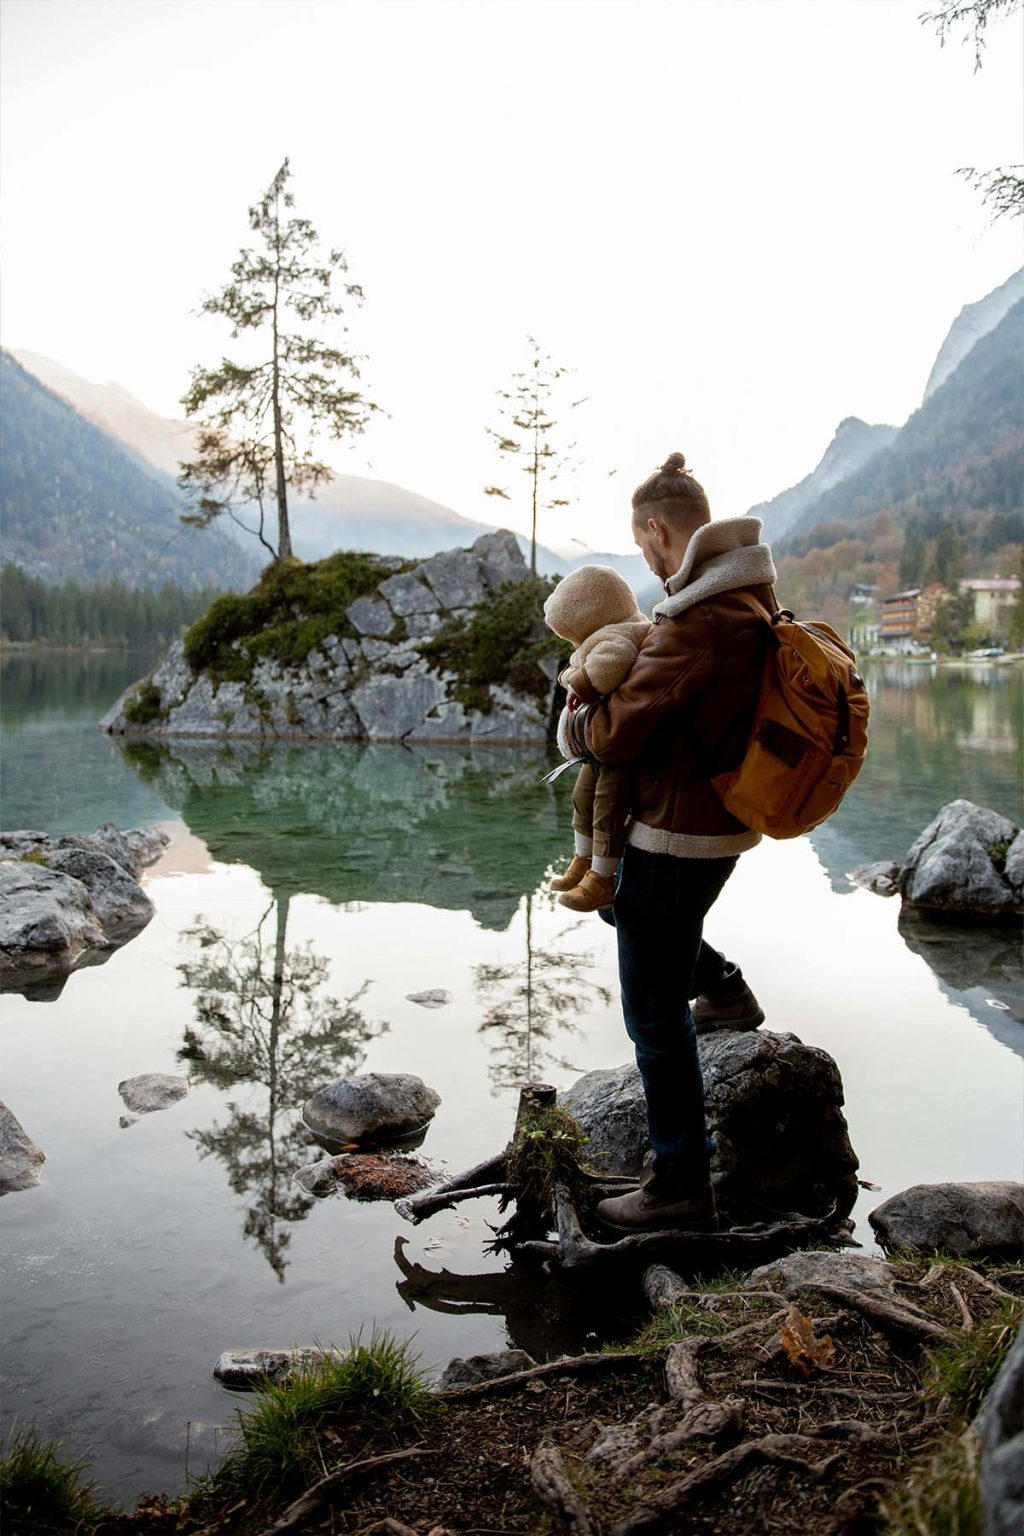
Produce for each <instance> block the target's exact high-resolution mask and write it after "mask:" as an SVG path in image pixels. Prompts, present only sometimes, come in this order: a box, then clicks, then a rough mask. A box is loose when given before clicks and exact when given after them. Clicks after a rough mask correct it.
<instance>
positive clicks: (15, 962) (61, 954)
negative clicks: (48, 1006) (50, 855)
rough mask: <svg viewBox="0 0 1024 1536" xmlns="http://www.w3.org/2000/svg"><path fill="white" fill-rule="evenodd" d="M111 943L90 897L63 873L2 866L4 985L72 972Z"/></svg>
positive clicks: (0, 966) (0, 959) (0, 967)
mask: <svg viewBox="0 0 1024 1536" xmlns="http://www.w3.org/2000/svg"><path fill="white" fill-rule="evenodd" d="M108 947H109V940H108V939H107V936H106V934H105V933H104V932H103V928H102V926H101V925H100V921H99V914H98V913H97V912H96V911H95V909H94V907H93V904H92V901H91V900H90V896H89V892H88V890H87V889H86V887H85V886H84V885H83V884H82V882H81V881H80V880H76V879H75V878H74V877H73V876H71V875H68V874H64V873H62V872H61V871H60V870H54V869H49V868H47V867H46V866H44V865H40V864H34V863H25V862H23V861H21V860H14V859H4V860H3V861H0V981H2V983H3V985H4V986H5V987H7V986H8V985H10V987H12V988H15V989H16V988H18V987H19V986H20V984H21V982H22V980H23V979H26V978H32V977H38V976H40V975H42V974H43V973H49V972H53V971H69V970H71V968H72V966H73V965H74V964H75V962H76V961H77V960H78V958H79V956H80V955H82V954H84V953H85V952H86V951H87V950H90V949H105V948H108Z"/></svg>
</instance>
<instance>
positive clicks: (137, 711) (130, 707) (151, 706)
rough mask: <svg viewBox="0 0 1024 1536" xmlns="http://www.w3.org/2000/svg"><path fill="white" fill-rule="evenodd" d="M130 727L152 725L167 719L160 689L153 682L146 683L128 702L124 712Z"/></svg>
mask: <svg viewBox="0 0 1024 1536" xmlns="http://www.w3.org/2000/svg"><path fill="white" fill-rule="evenodd" d="M122 713H123V714H124V718H125V719H126V720H127V721H128V722H129V724H130V725H152V724H153V721H154V720H162V719H164V718H165V717H166V714H167V711H166V710H165V709H164V707H163V704H162V702H161V699H160V689H159V688H158V687H157V686H156V684H155V683H154V682H152V681H151V680H147V681H146V682H144V683H143V684H142V685H141V686H140V687H139V688H138V689H137V690H136V692H135V693H133V694H132V696H131V698H130V699H129V700H128V701H127V703H126V704H125V706H124V709H123V711H122Z"/></svg>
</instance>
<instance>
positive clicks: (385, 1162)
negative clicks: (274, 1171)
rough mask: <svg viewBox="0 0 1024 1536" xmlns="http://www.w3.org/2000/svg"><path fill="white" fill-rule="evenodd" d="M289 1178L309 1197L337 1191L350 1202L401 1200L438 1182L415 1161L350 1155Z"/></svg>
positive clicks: (327, 1159)
mask: <svg viewBox="0 0 1024 1536" xmlns="http://www.w3.org/2000/svg"><path fill="white" fill-rule="evenodd" d="M292 1177H293V1178H294V1179H295V1182H296V1184H298V1185H300V1186H301V1188H302V1189H304V1190H306V1191H307V1193H309V1194H311V1195H318V1196H321V1197H322V1196H324V1195H330V1194H333V1193H334V1191H335V1190H337V1189H338V1188H339V1187H340V1188H341V1189H343V1190H344V1192H345V1194H346V1195H348V1196H349V1198H350V1199H352V1200H400V1199H401V1198H402V1197H403V1196H405V1195H414V1194H416V1192H417V1190H420V1189H426V1188H427V1187H428V1185H430V1184H436V1182H437V1174H436V1173H435V1172H433V1170H432V1169H430V1168H428V1167H427V1165H426V1164H425V1163H421V1162H420V1161H419V1159H418V1158H415V1157H402V1156H397V1157H396V1156H382V1155H378V1156H375V1157H374V1156H365V1155H364V1156H360V1155H357V1154H355V1153H351V1152H340V1153H339V1154H338V1155H337V1156H336V1157H325V1158H321V1160H320V1161H319V1162H316V1163H309V1164H308V1165H307V1166H306V1167H305V1168H300V1169H299V1170H298V1172H297V1173H295V1174H293V1175H292Z"/></svg>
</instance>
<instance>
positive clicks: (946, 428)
mask: <svg viewBox="0 0 1024 1536" xmlns="http://www.w3.org/2000/svg"><path fill="white" fill-rule="evenodd" d="M1022 539H1024V302H1021V303H1018V304H1016V305H1015V306H1014V308H1013V309H1011V310H1010V312H1009V313H1008V314H1007V315H1006V317H1005V318H1004V319H1003V321H1002V322H1001V324H1000V325H998V326H997V327H996V328H995V329H994V330H993V331H992V332H990V334H988V335H987V336H984V337H982V339H981V340H979V341H978V342H977V343H976V344H975V346H974V347H973V349H972V350H971V351H970V352H969V354H968V355H967V357H966V358H965V359H964V360H963V362H962V363H960V365H959V367H958V368H957V369H956V371H955V372H954V373H952V374H951V375H950V377H949V378H948V379H947V380H946V382H945V383H944V384H942V385H941V386H940V387H939V388H938V389H937V390H935V392H934V393H933V394H932V395H931V396H930V397H929V398H928V399H927V401H926V402H925V404H924V405H923V406H922V407H921V409H920V410H919V411H916V412H915V413H914V415H913V416H911V417H910V419H909V421H908V422H907V424H906V426H904V427H903V428H902V430H901V431H900V432H899V433H898V434H897V435H896V437H895V438H894V439H893V441H892V443H891V444H890V445H889V446H888V447H887V448H884V449H882V450H881V452H879V453H878V454H876V455H875V456H874V458H872V459H871V460H870V462H869V463H867V464H865V465H864V466H863V467H862V468H860V469H858V470H857V471H856V472H855V473H854V474H852V475H850V476H849V478H848V479H846V480H844V481H843V482H842V483H841V484H839V485H837V486H835V487H833V488H832V489H831V490H829V491H827V492H826V493H825V494H824V495H822V496H820V497H819V498H818V499H817V500H816V501H815V503H814V504H813V506H812V507H810V508H809V509H808V510H807V511H806V512H805V513H804V514H803V515H802V517H801V518H800V519H799V520H798V522H797V523H796V525H795V526H794V528H793V529H792V530H791V532H790V533H789V534H788V535H787V536H786V537H785V538H784V539H783V540H782V541H780V543H779V545H778V547H777V551H776V553H777V557H778V560H777V563H778V565H779V572H780V582H779V585H780V591H781V595H782V597H783V598H784V600H785V601H786V602H787V603H789V604H790V605H796V606H801V607H805V606H807V605H808V604H809V605H811V606H815V607H817V608H819V609H821V610H823V612H824V614H825V616H826V617H830V618H831V619H832V620H833V622H839V623H840V624H843V623H844V622H845V618H846V601H847V595H848V592H849V588H850V586H851V584H852V583H853V582H866V583H870V584H872V585H877V586H879V587H880V588H881V589H882V592H883V594H884V593H885V592H886V591H889V592H891V591H895V590H896V589H897V587H899V586H909V585H916V584H918V583H921V582H927V581H931V580H942V581H950V580H953V579H955V578H956V577H958V576H963V575H997V574H1000V575H1006V576H1009V575H1012V574H1013V573H1014V572H1015V571H1016V570H1017V567H1018V563H1019V546H1020V543H1021V540H1022Z"/></svg>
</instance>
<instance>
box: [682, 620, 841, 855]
mask: <svg viewBox="0 0 1024 1536" xmlns="http://www.w3.org/2000/svg"><path fill="white" fill-rule="evenodd" d="M736 595H737V596H741V597H742V598H743V599H744V600H745V601H746V602H748V603H749V605H750V607H751V608H753V609H754V611H755V612H756V613H757V614H759V615H760V617H762V618H763V619H764V621H765V623H766V624H767V625H768V626H769V627H770V629H771V639H770V641H769V647H768V655H767V657H766V660H765V668H764V677H763V680H762V683H761V693H760V697H759V698H758V702H757V709H756V711H755V713H754V723H753V727H752V729H751V732H750V736H749V738H748V740H747V747H746V751H745V753H744V755H743V760H742V762H741V763H740V764H739V766H738V767H736V768H734V769H733V770H732V771H731V772H730V773H722V774H719V775H718V776H717V777H716V778H714V779H712V781H711V783H712V787H713V788H714V790H715V792H716V794H717V795H718V797H719V799H720V800H721V801H722V804H723V805H724V806H725V807H726V809H727V810H728V811H731V812H732V814H733V815H734V816H735V817H736V818H737V819H738V820H739V821H742V822H743V824H744V826H747V827H751V828H753V829H754V831H756V832H763V833H764V834H765V836H767V837H776V838H786V837H799V836H800V834H801V833H802V832H810V831H811V829H812V828H813V827H817V826H820V825H821V823H822V822H823V821H825V819H826V818H827V817H829V816H831V815H832V812H833V811H834V810H835V809H836V808H837V806H838V805H839V803H840V801H841V800H842V798H843V796H844V795H845V794H846V791H847V790H848V789H849V787H850V785H851V784H852V783H853V781H854V779H855V778H856V777H857V775H858V773H859V772H860V770H861V767H862V766H863V763H864V757H865V754H866V753H867V748H868V712H869V703H868V695H867V690H866V688H865V687H864V679H863V678H862V677H861V675H860V673H859V672H858V671H857V665H856V662H857V658H856V656H855V655H854V653H853V651H851V649H850V647H849V646H848V645H847V644H846V643H845V641H843V640H841V639H840V638H839V636H838V635H837V634H836V632H835V630H834V629H831V628H830V627H829V626H828V625H827V624H822V623H819V622H818V621H817V620H815V622H814V623H809V624H801V623H798V621H797V620H796V619H795V618H794V616H793V614H792V613H791V612H790V610H789V609H788V608H780V609H778V610H777V611H776V612H775V613H772V612H771V611H770V610H769V609H768V608H766V607H765V605H764V604H763V603H761V602H760V601H759V600H758V599H757V598H756V597H755V596H754V594H753V593H752V592H743V593H737V594H736Z"/></svg>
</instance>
